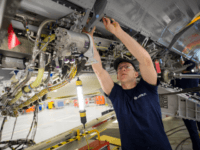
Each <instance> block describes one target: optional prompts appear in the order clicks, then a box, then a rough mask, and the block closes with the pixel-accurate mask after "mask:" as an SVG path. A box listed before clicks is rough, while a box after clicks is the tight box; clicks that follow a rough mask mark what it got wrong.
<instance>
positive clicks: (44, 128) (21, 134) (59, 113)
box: [0, 105, 192, 150]
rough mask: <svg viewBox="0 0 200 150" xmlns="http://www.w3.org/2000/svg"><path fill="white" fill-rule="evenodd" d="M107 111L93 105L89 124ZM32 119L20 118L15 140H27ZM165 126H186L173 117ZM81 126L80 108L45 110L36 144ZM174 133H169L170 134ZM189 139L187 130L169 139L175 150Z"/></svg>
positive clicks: (6, 135) (8, 127) (187, 146)
mask: <svg viewBox="0 0 200 150" xmlns="http://www.w3.org/2000/svg"><path fill="white" fill-rule="evenodd" d="M107 109H109V108H108V107H105V106H94V105H93V106H91V107H86V114H87V121H88V122H89V121H90V120H93V119H95V118H97V117H100V116H101V112H102V111H105V110H107ZM32 118H33V113H30V114H26V115H22V116H19V117H18V120H17V124H16V128H15V132H14V136H13V139H19V138H20V139H21V138H26V136H27V134H28V131H29V128H30V125H31V122H32ZM163 118H164V117H163ZM14 121H15V118H10V119H8V121H7V122H6V123H5V126H4V130H3V134H2V141H5V140H10V138H11V133H12V129H13V124H14ZM1 122H2V118H0V124H1ZM163 124H164V127H165V131H168V130H170V129H172V128H175V127H178V126H181V125H184V123H183V121H182V119H179V118H172V117H167V118H164V119H163ZM79 125H81V122H80V117H79V109H78V108H74V107H73V106H65V107H64V108H62V109H52V110H43V111H42V112H39V118H38V129H37V133H36V137H35V142H36V143H38V142H41V141H44V140H46V139H49V138H51V137H53V136H56V135H58V134H60V133H62V132H65V131H67V130H70V129H72V128H74V127H76V126H79ZM116 125H117V124H116V123H113V125H112V124H111V125H110V128H116V127H118V125H117V126H116ZM185 128H186V127H185V126H183V127H181V128H179V129H185ZM179 129H176V130H174V131H177V130H179ZM174 131H172V132H174ZM172 132H169V133H168V134H170V133H172ZM187 137H189V134H188V131H187V130H183V131H180V132H177V133H175V134H173V135H171V136H170V137H168V138H169V141H170V144H171V146H172V148H173V150H175V148H176V146H177V145H178V144H179V143H180V142H181V141H182V140H183V139H185V138H187ZM178 150H181V147H179V149H178ZM182 150H192V144H191V140H190V139H189V140H187V141H186V142H185V143H184V145H183V146H182Z"/></svg>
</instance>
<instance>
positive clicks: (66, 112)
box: [0, 106, 108, 143]
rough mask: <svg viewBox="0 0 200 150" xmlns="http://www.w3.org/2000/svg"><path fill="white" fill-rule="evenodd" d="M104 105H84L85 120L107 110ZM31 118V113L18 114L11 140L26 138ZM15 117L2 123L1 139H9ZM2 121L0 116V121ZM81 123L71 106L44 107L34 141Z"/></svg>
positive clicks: (76, 109) (39, 117) (76, 112)
mask: <svg viewBox="0 0 200 150" xmlns="http://www.w3.org/2000/svg"><path fill="white" fill-rule="evenodd" d="M107 109H108V108H107V107H105V106H91V107H86V115H87V121H88V122H89V121H91V120H93V119H95V118H97V117H100V116H101V112H102V111H104V110H107ZM32 119H33V113H30V114H25V115H22V116H19V117H18V119H17V123H16V128H15V132H14V136H13V140H15V139H19V138H20V139H21V138H26V136H27V134H28V131H29V129H30V126H31V122H32ZM14 121H15V118H9V119H8V121H7V122H6V123H5V125H4V129H3V134H2V141H5V140H10V138H11V134H12V130H13V125H14ZM1 122H2V118H1V120H0V123H1ZM79 125H81V122H80V114H79V109H78V108H74V107H73V106H65V107H64V108H60V109H50V110H48V109H46V110H43V111H41V112H39V115H38V128H37V133H36V136H35V142H36V143H38V142H41V141H44V140H46V139H49V138H51V137H53V136H56V135H58V134H60V133H62V132H65V131H67V130H70V129H72V128H74V127H76V126H79Z"/></svg>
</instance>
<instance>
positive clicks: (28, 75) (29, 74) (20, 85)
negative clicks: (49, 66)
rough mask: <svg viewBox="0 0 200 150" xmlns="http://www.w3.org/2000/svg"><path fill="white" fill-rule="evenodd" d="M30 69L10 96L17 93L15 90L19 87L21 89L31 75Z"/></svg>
mask: <svg viewBox="0 0 200 150" xmlns="http://www.w3.org/2000/svg"><path fill="white" fill-rule="evenodd" d="M32 73H33V72H32V71H29V72H28V74H27V76H26V79H25V80H24V81H22V82H21V83H20V84H19V85H18V86H17V87H16V88H15V89H14V91H13V93H12V94H11V96H15V94H16V93H17V91H18V90H19V89H21V88H22V87H23V86H24V85H25V84H26V83H27V82H28V81H29V80H30V78H31V76H32Z"/></svg>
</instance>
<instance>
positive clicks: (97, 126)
mask: <svg viewBox="0 0 200 150" xmlns="http://www.w3.org/2000/svg"><path fill="white" fill-rule="evenodd" d="M107 121H108V120H104V121H102V122H100V123H98V124H96V125H94V126H93V127H92V128H96V127H98V126H100V125H101V124H103V123H105V122H107Z"/></svg>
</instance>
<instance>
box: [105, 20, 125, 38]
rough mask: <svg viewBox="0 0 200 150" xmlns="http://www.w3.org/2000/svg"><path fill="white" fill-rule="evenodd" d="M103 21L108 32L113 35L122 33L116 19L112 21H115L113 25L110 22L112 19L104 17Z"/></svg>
mask: <svg viewBox="0 0 200 150" xmlns="http://www.w3.org/2000/svg"><path fill="white" fill-rule="evenodd" d="M102 20H103V24H104V26H105V28H106V30H108V31H109V32H111V33H112V34H114V35H117V34H119V33H120V32H121V31H122V29H121V27H120V25H119V23H118V22H116V21H115V20H114V19H111V20H112V21H113V22H112V23H111V22H110V19H109V18H106V17H103V19H102Z"/></svg>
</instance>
